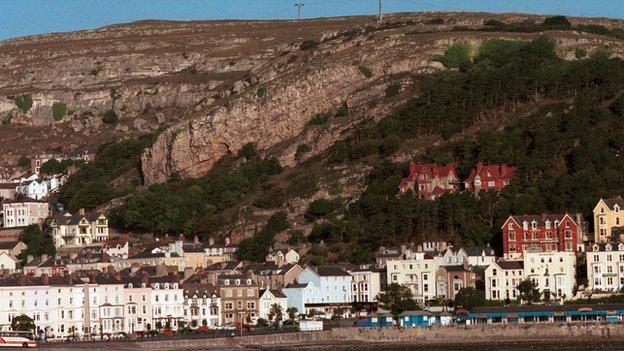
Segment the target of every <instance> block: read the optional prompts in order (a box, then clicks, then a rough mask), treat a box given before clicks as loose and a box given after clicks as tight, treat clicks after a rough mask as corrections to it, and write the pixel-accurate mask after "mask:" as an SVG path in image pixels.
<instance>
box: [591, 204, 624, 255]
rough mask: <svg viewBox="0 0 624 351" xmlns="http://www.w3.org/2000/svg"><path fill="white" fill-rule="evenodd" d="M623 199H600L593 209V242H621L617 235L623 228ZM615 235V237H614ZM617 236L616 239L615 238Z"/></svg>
mask: <svg viewBox="0 0 624 351" xmlns="http://www.w3.org/2000/svg"><path fill="white" fill-rule="evenodd" d="M623 209H624V199H623V198H622V197H619V196H618V197H612V198H609V199H600V201H598V203H597V204H596V207H594V211H593V212H594V241H595V242H596V243H603V244H605V243H608V242H611V241H618V240H621V239H620V237H619V234H620V232H621V230H619V231H618V230H615V229H616V228H617V229H621V228H622V227H624V212H623V211H624V210H623ZM614 234H615V235H614ZM615 236H617V237H615Z"/></svg>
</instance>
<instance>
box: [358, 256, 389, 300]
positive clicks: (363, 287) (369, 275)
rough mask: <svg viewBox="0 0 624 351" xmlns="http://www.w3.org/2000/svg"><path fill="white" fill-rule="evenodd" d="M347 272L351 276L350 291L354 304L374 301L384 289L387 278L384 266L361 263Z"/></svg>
mask: <svg viewBox="0 0 624 351" xmlns="http://www.w3.org/2000/svg"><path fill="white" fill-rule="evenodd" d="M349 274H351V277H352V287H351V292H352V294H353V298H352V301H353V303H355V304H372V303H375V302H377V296H378V295H379V293H380V292H382V291H384V290H385V289H386V286H387V282H388V278H387V277H386V269H385V268H376V267H372V266H370V265H363V266H359V267H357V268H355V269H350V270H349Z"/></svg>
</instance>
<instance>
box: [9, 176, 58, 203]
mask: <svg viewBox="0 0 624 351" xmlns="http://www.w3.org/2000/svg"><path fill="white" fill-rule="evenodd" d="M16 191H17V192H18V193H20V194H22V195H24V196H26V197H29V198H31V199H35V200H43V199H45V198H47V197H48V194H49V192H50V188H49V187H48V182H46V181H45V180H43V179H31V180H26V181H22V182H20V183H19V184H18V185H17V188H16Z"/></svg>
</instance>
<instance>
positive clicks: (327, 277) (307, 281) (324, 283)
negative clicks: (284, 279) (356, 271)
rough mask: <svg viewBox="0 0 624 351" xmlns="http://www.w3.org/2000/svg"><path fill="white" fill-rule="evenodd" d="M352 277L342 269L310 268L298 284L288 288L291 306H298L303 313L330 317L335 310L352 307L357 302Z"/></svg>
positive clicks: (285, 292) (298, 278)
mask: <svg viewBox="0 0 624 351" xmlns="http://www.w3.org/2000/svg"><path fill="white" fill-rule="evenodd" d="M352 283H353V278H352V276H351V275H350V274H349V273H348V272H347V271H346V270H344V268H342V267H339V266H319V267H311V266H308V267H306V268H305V269H304V270H303V271H302V272H301V273H300V274H299V276H298V277H297V282H296V283H293V284H290V285H287V286H286V287H284V289H282V290H283V292H284V294H285V295H286V296H287V298H288V306H289V307H290V306H293V307H296V308H297V310H298V311H299V312H300V313H309V312H310V310H314V311H316V312H320V313H322V314H325V315H326V316H327V315H329V316H331V315H333V313H334V309H337V308H343V309H344V308H348V307H350V306H351V303H352V302H353V300H352V298H353V292H352Z"/></svg>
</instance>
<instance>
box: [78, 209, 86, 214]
mask: <svg viewBox="0 0 624 351" xmlns="http://www.w3.org/2000/svg"><path fill="white" fill-rule="evenodd" d="M78 215H80V216H84V215H85V209H84V208H81V209H79V210H78Z"/></svg>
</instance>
